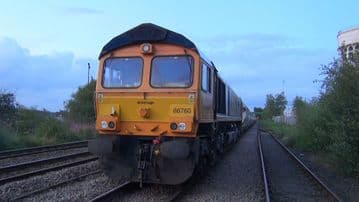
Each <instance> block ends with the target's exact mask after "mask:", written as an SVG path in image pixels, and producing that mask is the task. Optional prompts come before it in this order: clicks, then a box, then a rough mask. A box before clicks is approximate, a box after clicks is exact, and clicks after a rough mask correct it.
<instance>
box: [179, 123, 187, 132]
mask: <svg viewBox="0 0 359 202" xmlns="http://www.w3.org/2000/svg"><path fill="white" fill-rule="evenodd" d="M178 130H181V131H184V130H186V124H185V123H179V124H178Z"/></svg>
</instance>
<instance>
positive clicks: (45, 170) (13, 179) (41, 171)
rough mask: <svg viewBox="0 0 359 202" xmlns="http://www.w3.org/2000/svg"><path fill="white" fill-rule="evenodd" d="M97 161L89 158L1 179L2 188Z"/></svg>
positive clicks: (95, 158) (94, 158)
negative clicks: (32, 177)
mask: <svg viewBox="0 0 359 202" xmlns="http://www.w3.org/2000/svg"><path fill="white" fill-rule="evenodd" d="M97 159H98V157H90V158H87V159H83V160H79V161H75V162H70V163H66V164H61V165H58V166H53V167H50V168H43V169H40V170H35V171H31V172H27V173H23V174H18V175H15V176H11V177H6V178H2V179H0V186H1V185H4V184H6V183H8V182H12V181H17V180H22V179H25V178H28V177H31V176H35V175H40V174H43V173H47V172H50V171H55V170H60V169H63V168H67V167H73V166H77V165H81V164H85V163H88V162H91V161H95V160H97Z"/></svg>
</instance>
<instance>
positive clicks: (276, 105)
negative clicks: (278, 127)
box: [263, 92, 288, 118]
mask: <svg viewBox="0 0 359 202" xmlns="http://www.w3.org/2000/svg"><path fill="white" fill-rule="evenodd" d="M287 103H288V101H287V99H286V97H285V95H284V92H281V93H279V94H276V95H275V96H273V95H272V94H268V95H267V99H266V104H265V107H264V111H263V116H264V117H265V118H272V117H273V116H280V115H282V114H283V112H284V110H285V108H286V105H287Z"/></svg>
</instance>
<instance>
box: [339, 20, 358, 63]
mask: <svg viewBox="0 0 359 202" xmlns="http://www.w3.org/2000/svg"><path fill="white" fill-rule="evenodd" d="M337 38H338V50H339V51H340V52H341V54H342V55H345V56H346V57H347V58H349V57H352V55H353V53H354V51H359V27H354V28H350V29H347V30H344V31H340V32H339V33H338V36H337Z"/></svg>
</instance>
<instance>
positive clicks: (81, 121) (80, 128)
mask: <svg viewBox="0 0 359 202" xmlns="http://www.w3.org/2000/svg"><path fill="white" fill-rule="evenodd" d="M94 84H95V81H91V82H90V84H89V85H86V86H83V87H79V89H78V91H77V92H76V93H74V94H73V95H72V98H71V99H70V100H69V101H68V102H67V104H66V106H65V109H66V111H62V112H57V113H53V112H49V111H46V110H45V109H44V110H38V109H36V108H26V107H24V106H21V105H19V104H18V103H16V96H15V94H13V93H10V92H5V91H3V92H0V150H6V149H15V148H23V147H32V146H41V145H50V144H60V143H64V142H70V141H76V140H84V139H89V138H93V137H95V135H96V131H95V129H94V125H95V124H94V112H93V111H94V108H93V105H91V103H92V101H93V99H92V98H93V92H94V88H95V85H94ZM86 98H87V99H86ZM90 105H91V106H90Z"/></svg>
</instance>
